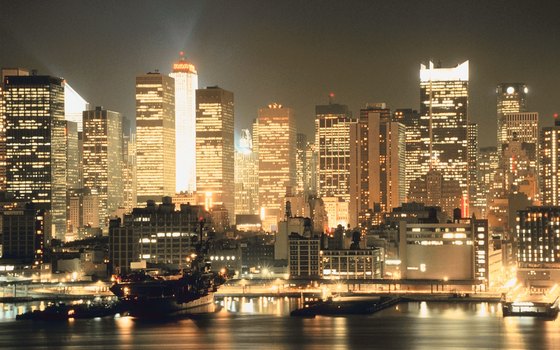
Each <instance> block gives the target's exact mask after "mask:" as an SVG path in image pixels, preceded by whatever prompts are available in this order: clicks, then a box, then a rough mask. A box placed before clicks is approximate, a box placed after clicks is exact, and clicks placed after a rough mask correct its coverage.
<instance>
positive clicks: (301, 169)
mask: <svg viewBox="0 0 560 350" xmlns="http://www.w3.org/2000/svg"><path fill="white" fill-rule="evenodd" d="M306 148H307V135H305V134H301V133H298V134H297V141H296V190H295V194H307V188H306V183H305V180H306V177H307V174H306V171H307V153H306Z"/></svg>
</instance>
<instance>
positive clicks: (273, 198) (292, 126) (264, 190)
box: [257, 103, 297, 231]
mask: <svg viewBox="0 0 560 350" xmlns="http://www.w3.org/2000/svg"><path fill="white" fill-rule="evenodd" d="M257 123H258V127H257V139H258V152H259V207H260V213H261V220H262V224H263V229H264V230H265V231H276V230H277V225H278V220H279V219H280V218H282V216H283V213H284V206H283V202H284V197H285V196H286V195H292V194H293V190H294V188H295V185H296V138H297V131H296V120H295V117H294V111H293V110H292V109H291V108H288V107H283V106H282V105H279V104H277V103H273V104H270V105H268V107H267V108H260V109H259V113H258V119H257Z"/></svg>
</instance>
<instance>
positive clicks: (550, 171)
mask: <svg viewBox="0 0 560 350" xmlns="http://www.w3.org/2000/svg"><path fill="white" fill-rule="evenodd" d="M540 156H541V157H540V159H541V164H540V173H541V174H540V175H541V181H540V182H541V193H542V197H541V198H542V204H543V205H555V206H560V119H559V118H558V114H555V115H554V126H552V127H545V128H543V129H542V131H541V144H540Z"/></svg>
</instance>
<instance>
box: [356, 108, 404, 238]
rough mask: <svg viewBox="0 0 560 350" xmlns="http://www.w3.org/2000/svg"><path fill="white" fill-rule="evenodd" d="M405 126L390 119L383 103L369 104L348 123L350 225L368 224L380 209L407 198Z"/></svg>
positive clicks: (391, 206)
mask: <svg viewBox="0 0 560 350" xmlns="http://www.w3.org/2000/svg"><path fill="white" fill-rule="evenodd" d="M405 152H406V144H405V126H404V125H403V124H401V123H399V122H396V121H393V120H392V118H391V111H390V110H389V109H388V108H386V106H385V104H384V103H377V104H368V105H367V106H366V108H365V109H362V110H361V111H360V118H359V119H358V122H357V123H353V124H352V125H351V126H350V207H349V213H350V218H349V219H350V225H351V226H352V227H355V226H356V225H358V224H360V225H362V227H365V226H366V225H367V223H366V221H368V219H367V217H368V215H369V213H370V212H371V211H373V210H374V209H375V207H376V206H378V208H379V210H380V211H381V212H390V211H391V210H392V209H393V208H396V207H399V206H400V205H401V204H402V203H403V202H404V200H405V198H406V193H405V192H404V189H405V179H406V174H405Z"/></svg>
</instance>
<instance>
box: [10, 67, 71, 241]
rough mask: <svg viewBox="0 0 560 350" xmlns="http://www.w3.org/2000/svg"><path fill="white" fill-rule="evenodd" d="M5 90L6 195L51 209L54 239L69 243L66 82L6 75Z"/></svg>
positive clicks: (39, 77)
mask: <svg viewBox="0 0 560 350" xmlns="http://www.w3.org/2000/svg"><path fill="white" fill-rule="evenodd" d="M4 87H5V89H6V90H5V95H4V97H5V115H6V184H7V191H8V192H11V193H13V194H14V195H15V199H20V200H26V201H33V203H34V204H35V207H36V208H37V209H45V210H47V211H49V214H48V219H50V222H47V228H48V229H49V231H50V232H49V233H50V235H51V236H52V237H55V238H57V239H60V240H64V239H65V234H66V138H65V135H64V134H65V125H66V123H65V121H64V82H63V80H62V79H60V78H54V77H50V76H38V75H31V76H6V77H5V79H4ZM47 237H49V235H47Z"/></svg>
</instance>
